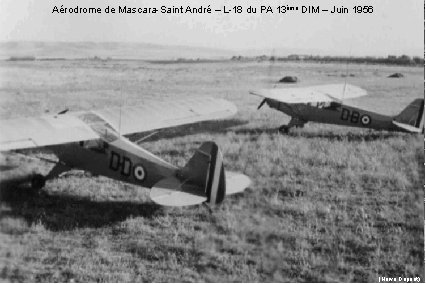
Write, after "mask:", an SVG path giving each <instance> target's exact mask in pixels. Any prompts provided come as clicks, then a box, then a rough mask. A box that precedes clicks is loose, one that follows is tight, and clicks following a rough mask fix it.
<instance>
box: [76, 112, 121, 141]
mask: <svg viewBox="0 0 426 284" xmlns="http://www.w3.org/2000/svg"><path fill="white" fill-rule="evenodd" d="M79 118H80V119H81V120H83V121H84V122H85V123H87V125H89V126H90V128H92V130H93V131H95V132H96V133H98V134H99V136H100V137H101V138H102V139H103V140H105V141H106V142H109V143H111V142H114V141H115V140H117V139H118V138H119V135H118V133H117V131H115V130H114V128H113V127H112V126H111V125H110V124H109V123H108V122H106V121H105V120H103V119H102V118H100V117H99V116H98V115H96V114H94V113H92V112H87V113H83V114H81V115H80V116H79Z"/></svg>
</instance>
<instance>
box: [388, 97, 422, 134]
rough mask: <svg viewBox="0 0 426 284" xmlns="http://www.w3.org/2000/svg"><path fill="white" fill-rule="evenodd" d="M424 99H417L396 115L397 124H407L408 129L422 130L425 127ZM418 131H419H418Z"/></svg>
mask: <svg viewBox="0 0 426 284" xmlns="http://www.w3.org/2000/svg"><path fill="white" fill-rule="evenodd" d="M424 103H425V102H424V99H416V100H414V101H413V102H412V103H410V104H409V105H408V106H407V107H406V108H405V109H404V110H403V111H402V112H401V113H400V114H398V115H397V116H395V117H394V122H395V124H396V125H398V126H399V125H407V126H408V127H407V129H412V128H414V129H417V130H422V129H423V127H424ZM416 132H417V131H416Z"/></svg>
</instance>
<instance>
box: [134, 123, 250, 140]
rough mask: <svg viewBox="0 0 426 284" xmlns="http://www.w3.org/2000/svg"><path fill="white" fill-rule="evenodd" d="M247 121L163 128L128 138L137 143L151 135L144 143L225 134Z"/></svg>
mask: <svg viewBox="0 0 426 284" xmlns="http://www.w3.org/2000/svg"><path fill="white" fill-rule="evenodd" d="M247 123H248V121H245V120H240V119H226V120H214V121H203V122H197V123H191V124H186V125H182V126H177V127H170V128H165V129H162V130H160V131H158V132H157V133H155V132H156V131H150V132H141V133H137V134H133V135H130V136H128V137H129V139H130V140H131V141H138V140H140V139H143V137H147V136H149V135H151V134H153V135H152V136H149V137H147V138H146V139H143V141H144V142H151V141H157V140H159V139H170V138H176V137H185V136H188V135H193V134H199V133H225V132H226V131H227V128H230V127H234V126H239V125H242V124H247Z"/></svg>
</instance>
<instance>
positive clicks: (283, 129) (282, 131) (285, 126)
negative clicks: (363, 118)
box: [278, 125, 290, 134]
mask: <svg viewBox="0 0 426 284" xmlns="http://www.w3.org/2000/svg"><path fill="white" fill-rule="evenodd" d="M289 129H290V128H289V127H288V126H287V125H281V126H280V128H278V131H279V132H281V133H283V134H288V131H289Z"/></svg>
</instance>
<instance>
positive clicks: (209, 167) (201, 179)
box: [179, 142, 226, 205]
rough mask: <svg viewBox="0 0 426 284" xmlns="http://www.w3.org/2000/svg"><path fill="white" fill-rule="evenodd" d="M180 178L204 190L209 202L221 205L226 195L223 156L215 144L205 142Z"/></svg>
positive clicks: (182, 171)
mask: <svg viewBox="0 0 426 284" xmlns="http://www.w3.org/2000/svg"><path fill="white" fill-rule="evenodd" d="M179 178H181V179H184V180H187V181H188V183H190V184H194V185H196V186H198V187H200V188H202V189H204V194H205V196H206V197H207V202H208V203H210V204H211V205H214V204H219V203H221V202H222V201H223V200H224V198H225V195H226V181H225V169H224V166H223V156H222V153H221V152H220V150H219V147H218V146H217V144H216V143H214V142H205V143H203V144H202V145H201V147H200V148H199V149H198V150H197V152H196V153H195V154H194V156H192V158H191V159H190V160H189V161H188V163H187V164H186V165H185V167H184V168H183V169H182V170H181V173H180V175H179Z"/></svg>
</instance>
